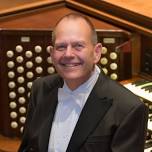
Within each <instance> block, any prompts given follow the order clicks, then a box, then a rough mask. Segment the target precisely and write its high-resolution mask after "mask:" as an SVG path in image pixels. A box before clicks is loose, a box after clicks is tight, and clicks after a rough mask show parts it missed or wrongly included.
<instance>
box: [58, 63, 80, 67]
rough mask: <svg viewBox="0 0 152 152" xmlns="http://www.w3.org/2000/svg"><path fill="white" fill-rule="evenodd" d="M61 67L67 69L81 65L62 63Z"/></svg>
mask: <svg viewBox="0 0 152 152" xmlns="http://www.w3.org/2000/svg"><path fill="white" fill-rule="evenodd" d="M61 65H62V66H65V67H75V66H79V65H81V63H61Z"/></svg>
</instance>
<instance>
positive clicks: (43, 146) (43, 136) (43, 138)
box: [39, 78, 63, 152]
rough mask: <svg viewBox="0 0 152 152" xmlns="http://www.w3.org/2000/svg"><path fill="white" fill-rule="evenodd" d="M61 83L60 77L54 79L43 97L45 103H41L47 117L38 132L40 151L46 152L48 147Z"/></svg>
mask: <svg viewBox="0 0 152 152" xmlns="http://www.w3.org/2000/svg"><path fill="white" fill-rule="evenodd" d="M46 83H47V84H48V83H49V81H46ZM51 85H52V84H51ZM62 85H63V81H62V79H61V78H59V79H58V81H56V80H55V81H54V83H53V85H52V86H49V87H50V93H49V94H48V96H46V97H44V99H43V101H46V104H45V105H44V104H43V106H45V109H46V110H45V112H46V113H47V114H46V116H47V117H46V118H44V119H45V121H44V123H43V126H42V128H41V129H40V133H39V151H40V152H46V151H47V149H48V143H49V137H50V131H51V127H52V122H53V118H54V114H55V110H56V106H57V102H58V88H59V87H61V86H62ZM52 88H53V89H52Z"/></svg>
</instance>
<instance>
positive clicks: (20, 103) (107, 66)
mask: <svg viewBox="0 0 152 152" xmlns="http://www.w3.org/2000/svg"><path fill="white" fill-rule="evenodd" d="M97 34H98V39H99V42H101V43H102V44H103V49H102V50H101V51H102V57H101V59H100V62H99V65H100V67H101V68H102V69H103V71H104V72H105V73H106V74H107V75H109V76H110V77H111V79H114V80H124V79H128V78H130V77H131V48H130V47H128V46H130V41H129V40H130V34H129V33H126V32H124V31H122V30H97ZM0 40H1V41H0V42H1V44H0V50H1V51H0V65H1V66H0V96H1V98H0V124H1V125H0V131H1V133H2V134H3V135H5V136H9V137H12V136H18V137H20V136H21V135H22V131H23V128H24V123H25V120H26V112H27V105H28V97H29V95H30V89H31V87H32V82H33V80H35V79H37V78H39V77H42V76H45V75H48V74H53V73H55V69H54V67H53V65H52V62H51V58H50V56H49V46H50V45H51V30H36V29H32V30H28V29H18V30H17V29H16V30H15V29H14V30H13V29H12V30H6V29H1V31H0ZM124 46H127V47H124ZM126 54H127V55H126ZM126 61H127V62H128V64H126ZM124 66H127V67H126V68H128V67H129V68H128V69H129V70H128V71H127V73H126V71H125V69H126V68H125V67H124ZM123 73H126V74H123ZM3 116H4V117H3Z"/></svg>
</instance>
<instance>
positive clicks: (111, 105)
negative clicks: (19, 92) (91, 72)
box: [19, 73, 148, 152]
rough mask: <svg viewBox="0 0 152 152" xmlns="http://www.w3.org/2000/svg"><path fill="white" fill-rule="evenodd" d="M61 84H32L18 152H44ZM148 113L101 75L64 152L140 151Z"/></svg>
mask: <svg viewBox="0 0 152 152" xmlns="http://www.w3.org/2000/svg"><path fill="white" fill-rule="evenodd" d="M62 85H63V80H62V79H61V78H60V77H59V76H58V75H54V76H47V77H44V78H39V79H37V80H36V81H35V82H34V84H33V87H32V92H31V97H30V102H29V107H28V114H27V120H26V124H25V130H24V136H23V140H22V143H21V146H20V148H19V152H47V149H48V143H49V135H50V131H51V126H52V121H53V117H54V114H55V110H56V106H57V102H58V98H57V92H58V88H59V87H62ZM147 111H148V110H147V108H146V106H145V105H144V104H143V103H142V102H141V101H140V100H139V98H137V96H135V95H133V94H132V93H131V92H130V91H128V90H127V89H125V88H124V87H122V86H121V85H120V84H118V83H117V82H115V81H112V80H110V79H109V78H108V77H106V76H105V75H103V74H102V73H101V74H100V76H99V78H98V81H97V83H96V84H95V86H94V88H93V90H92V92H91V94H90V95H89V97H88V100H87V102H86V104H85V106H84V108H83V110H82V112H81V114H80V117H79V120H78V122H77V125H76V127H75V129H74V132H73V135H72V137H71V140H70V143H69V145H68V148H67V151H66V152H143V151H144V140H145V135H146V128H147V126H146V124H147V117H148V116H147Z"/></svg>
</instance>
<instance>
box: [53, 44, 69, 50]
mask: <svg viewBox="0 0 152 152" xmlns="http://www.w3.org/2000/svg"><path fill="white" fill-rule="evenodd" d="M66 48H67V46H66V45H57V46H55V49H56V50H57V51H63V50H65V49H66Z"/></svg>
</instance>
